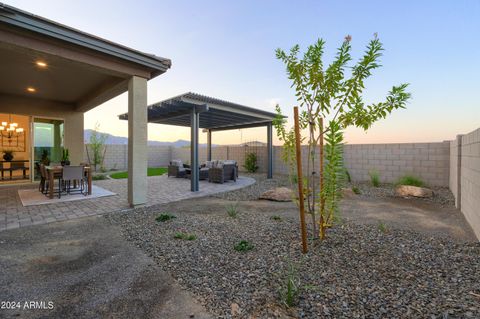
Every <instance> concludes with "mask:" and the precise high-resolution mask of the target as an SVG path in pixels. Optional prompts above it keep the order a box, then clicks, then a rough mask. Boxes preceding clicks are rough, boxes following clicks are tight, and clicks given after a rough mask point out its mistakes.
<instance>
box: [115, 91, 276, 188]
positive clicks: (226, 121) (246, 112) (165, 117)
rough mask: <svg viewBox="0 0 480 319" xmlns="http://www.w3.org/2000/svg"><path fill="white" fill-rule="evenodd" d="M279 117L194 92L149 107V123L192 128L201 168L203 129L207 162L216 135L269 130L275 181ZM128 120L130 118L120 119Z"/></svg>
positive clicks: (194, 182) (195, 183) (195, 184)
mask: <svg viewBox="0 0 480 319" xmlns="http://www.w3.org/2000/svg"><path fill="white" fill-rule="evenodd" d="M276 116H277V115H276V114H274V113H271V112H266V111H263V110H259V109H255V108H252V107H248V106H244V105H240V104H236V103H232V102H228V101H224V100H220V99H217V98H212V97H208V96H204V95H200V94H196V93H192V92H188V93H185V94H182V95H178V96H175V97H172V98H169V99H167V100H164V101H161V102H158V103H155V104H152V105H149V106H148V122H149V123H158V124H167V125H177V126H186V127H190V128H191V138H190V145H191V147H190V151H191V154H190V157H191V166H192V168H194V167H199V161H198V135H199V129H204V131H206V132H207V160H209V161H210V160H211V159H212V133H213V132H215V131H225V130H234V129H242V128H253V127H262V126H265V127H266V128H267V152H268V165H267V166H268V167H267V178H272V177H273V132H272V122H273V120H274V119H275V117H276ZM119 118H120V119H121V120H128V114H127V113H125V114H122V115H119ZM191 190H192V191H193V192H196V191H198V190H199V176H198V170H197V169H192V176H191Z"/></svg>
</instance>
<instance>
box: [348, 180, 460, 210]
mask: <svg viewBox="0 0 480 319" xmlns="http://www.w3.org/2000/svg"><path fill="white" fill-rule="evenodd" d="M347 187H350V188H351V187H357V188H358V189H359V190H360V194H359V195H360V196H361V197H370V198H372V197H373V198H375V197H376V198H387V197H397V196H396V195H395V185H393V184H381V185H380V186H379V187H373V186H372V184H371V183H368V182H352V183H349V184H348V185H347ZM428 188H430V189H431V190H433V194H434V195H433V197H432V198H412V200H421V201H427V202H432V203H437V204H440V205H442V206H455V198H454V197H453V194H452V192H451V191H450V190H449V189H448V187H435V186H434V187H430V186H429V187H428Z"/></svg>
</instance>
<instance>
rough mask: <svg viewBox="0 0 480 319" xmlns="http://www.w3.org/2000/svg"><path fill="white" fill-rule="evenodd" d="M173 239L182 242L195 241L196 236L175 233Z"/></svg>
mask: <svg viewBox="0 0 480 319" xmlns="http://www.w3.org/2000/svg"><path fill="white" fill-rule="evenodd" d="M173 238H175V239H182V240H195V239H197V236H196V235H195V234H188V233H180V232H178V233H175V235H174V236H173Z"/></svg>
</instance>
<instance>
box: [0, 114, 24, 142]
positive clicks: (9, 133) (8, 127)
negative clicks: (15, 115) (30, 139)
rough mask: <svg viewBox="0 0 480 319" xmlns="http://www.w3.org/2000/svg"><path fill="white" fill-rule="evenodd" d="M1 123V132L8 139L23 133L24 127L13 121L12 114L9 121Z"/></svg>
mask: <svg viewBox="0 0 480 319" xmlns="http://www.w3.org/2000/svg"><path fill="white" fill-rule="evenodd" d="M1 124H2V125H0V134H1V135H2V136H3V137H6V138H8V139H11V138H14V137H18V136H19V135H21V134H22V133H23V128H21V127H18V123H15V122H12V115H10V116H9V121H8V122H2V123H1Z"/></svg>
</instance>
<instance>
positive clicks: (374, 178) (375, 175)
mask: <svg viewBox="0 0 480 319" xmlns="http://www.w3.org/2000/svg"><path fill="white" fill-rule="evenodd" d="M368 174H369V175H370V181H371V182H372V185H373V187H379V186H380V173H379V172H378V171H377V170H373V171H370V173H368Z"/></svg>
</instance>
